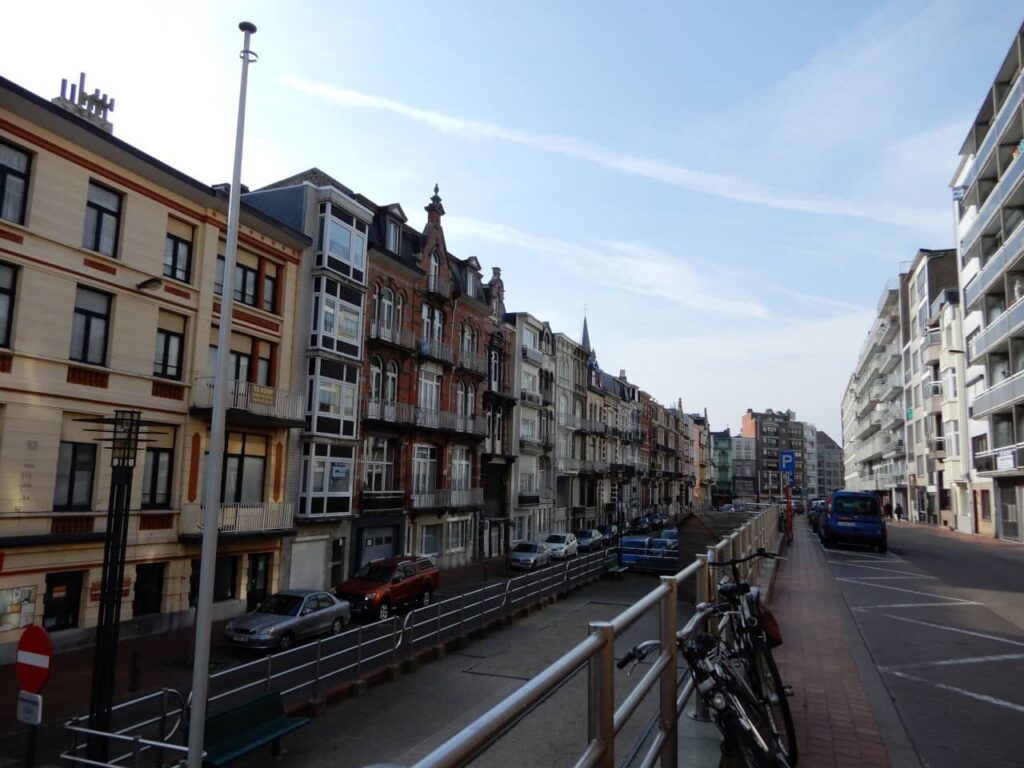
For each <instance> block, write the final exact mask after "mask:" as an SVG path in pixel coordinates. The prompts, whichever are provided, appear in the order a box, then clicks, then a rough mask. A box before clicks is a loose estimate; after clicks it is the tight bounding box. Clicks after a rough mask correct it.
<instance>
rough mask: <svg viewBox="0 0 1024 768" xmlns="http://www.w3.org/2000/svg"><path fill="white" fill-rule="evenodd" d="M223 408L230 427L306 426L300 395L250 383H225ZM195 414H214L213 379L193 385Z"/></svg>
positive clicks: (203, 379)
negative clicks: (235, 425)
mask: <svg viewBox="0 0 1024 768" xmlns="http://www.w3.org/2000/svg"><path fill="white" fill-rule="evenodd" d="M224 406H225V408H226V409H227V411H226V417H225V418H226V419H227V421H228V422H229V423H231V424H242V425H247V426H253V427H301V426H303V425H304V424H305V423H306V403H305V400H304V398H303V396H302V395H301V394H300V393H296V392H289V391H287V390H284V389H279V388H277V387H265V386H263V385H262V384H253V383H252V382H249V381H239V380H238V379H228V380H226V381H225V382H224ZM192 411H194V412H197V413H202V414H203V415H205V416H207V417H208V416H209V414H210V413H211V412H212V411H213V377H204V378H199V379H196V380H195V381H194V382H193V385H192Z"/></svg>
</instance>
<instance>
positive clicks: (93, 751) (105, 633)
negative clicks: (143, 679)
mask: <svg viewBox="0 0 1024 768" xmlns="http://www.w3.org/2000/svg"><path fill="white" fill-rule="evenodd" d="M76 421H84V422H89V423H92V424H99V425H100V428H99V429H93V430H89V431H91V432H99V433H101V434H103V435H104V437H99V438H97V439H96V440H97V442H101V443H110V446H109V447H110V467H111V474H110V502H109V505H108V507H107V531H106V537H105V539H104V544H103V578H102V581H101V582H100V605H99V617H98V619H97V621H96V647H95V650H94V653H93V666H92V694H91V696H90V698H89V729H90V730H94V731H104V732H109V731H110V711H111V707H112V706H113V701H114V677H115V672H116V670H117V640H118V634H119V630H120V624H121V595H122V590H123V589H124V560H125V552H126V550H127V546H128V511H129V506H130V502H131V496H132V475H133V474H134V471H135V462H136V458H137V456H138V450H139V443H140V442H148V441H147V440H144V439H141V437H142V436H143V433H142V431H141V429H142V427H149V426H155V425H157V424H158V422H151V421H143V420H142V413H141V411H129V410H117V411H114V416H113V417H98V418H90V419H76ZM146 434H151V433H146ZM106 753H107V741H106V739H103V738H90V739H89V743H88V747H87V750H86V754H87V756H88V758H89V759H90V760H99V761H106V759H107V754H106Z"/></svg>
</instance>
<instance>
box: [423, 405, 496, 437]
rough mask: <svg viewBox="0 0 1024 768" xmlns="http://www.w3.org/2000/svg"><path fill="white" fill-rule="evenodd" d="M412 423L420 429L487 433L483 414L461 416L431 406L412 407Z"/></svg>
mask: <svg viewBox="0 0 1024 768" xmlns="http://www.w3.org/2000/svg"><path fill="white" fill-rule="evenodd" d="M413 412H414V418H413V423H414V424H415V425H416V426H417V427H420V428H422V429H439V430H442V431H445V432H461V433H464V434H469V435H477V436H479V437H483V436H484V435H486V434H487V421H486V419H484V417H483V416H463V415H461V414H458V413H453V412H452V411H441V410H434V409H431V408H415V409H413Z"/></svg>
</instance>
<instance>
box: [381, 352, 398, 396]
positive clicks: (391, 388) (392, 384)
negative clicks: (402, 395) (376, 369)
mask: <svg viewBox="0 0 1024 768" xmlns="http://www.w3.org/2000/svg"><path fill="white" fill-rule="evenodd" d="M397 396H398V363H396V362H395V361H394V360H389V361H388V370H387V374H386V375H385V378H384V400H385V402H388V403H393V402H395V398H396V397H397Z"/></svg>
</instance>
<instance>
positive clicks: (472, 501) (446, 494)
mask: <svg viewBox="0 0 1024 768" xmlns="http://www.w3.org/2000/svg"><path fill="white" fill-rule="evenodd" d="M409 500H410V504H411V505H412V508H413V509H442V508H444V507H450V508H461V507H478V506H480V505H481V504H483V503H484V489H483V488H465V489H452V488H442V489H436V490H432V491H413V492H412V494H411V495H410V497H409Z"/></svg>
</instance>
